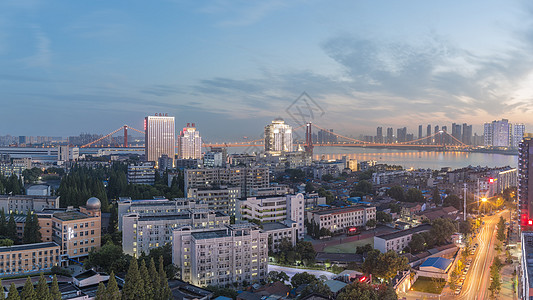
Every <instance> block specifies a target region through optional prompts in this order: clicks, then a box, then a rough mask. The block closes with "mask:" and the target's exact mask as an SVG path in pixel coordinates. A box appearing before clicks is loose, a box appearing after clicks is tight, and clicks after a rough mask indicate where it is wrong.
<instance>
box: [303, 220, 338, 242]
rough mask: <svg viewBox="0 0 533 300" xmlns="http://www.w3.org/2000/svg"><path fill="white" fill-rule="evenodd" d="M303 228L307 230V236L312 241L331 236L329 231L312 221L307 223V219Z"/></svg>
mask: <svg viewBox="0 0 533 300" xmlns="http://www.w3.org/2000/svg"><path fill="white" fill-rule="evenodd" d="M304 223H305V227H306V229H307V234H309V235H310V236H311V237H312V238H314V239H319V238H321V237H324V236H332V235H333V233H332V232H331V231H329V229H327V228H325V227H322V228H320V226H319V225H318V224H317V223H315V221H314V220H311V222H308V221H307V219H305V220H304Z"/></svg>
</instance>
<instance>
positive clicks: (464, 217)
mask: <svg viewBox="0 0 533 300" xmlns="http://www.w3.org/2000/svg"><path fill="white" fill-rule="evenodd" d="M464 190H465V195H464V197H463V199H464V203H465V209H464V210H463V220H464V221H466V183H465V188H464Z"/></svg>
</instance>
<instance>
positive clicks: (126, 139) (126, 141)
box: [124, 125, 128, 148]
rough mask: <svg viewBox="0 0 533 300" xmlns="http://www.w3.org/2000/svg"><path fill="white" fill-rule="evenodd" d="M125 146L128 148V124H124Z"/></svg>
mask: <svg viewBox="0 0 533 300" xmlns="http://www.w3.org/2000/svg"><path fill="white" fill-rule="evenodd" d="M124 148H128V125H124Z"/></svg>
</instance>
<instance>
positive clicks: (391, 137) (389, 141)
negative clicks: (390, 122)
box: [387, 127, 394, 144]
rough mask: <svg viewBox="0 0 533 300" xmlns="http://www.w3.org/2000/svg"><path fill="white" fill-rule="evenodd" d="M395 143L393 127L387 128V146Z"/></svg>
mask: <svg viewBox="0 0 533 300" xmlns="http://www.w3.org/2000/svg"><path fill="white" fill-rule="evenodd" d="M392 143H394V133H393V131H392V127H389V128H387V144H392Z"/></svg>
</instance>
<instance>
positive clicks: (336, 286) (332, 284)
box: [324, 280, 347, 294]
mask: <svg viewBox="0 0 533 300" xmlns="http://www.w3.org/2000/svg"><path fill="white" fill-rule="evenodd" d="M324 284H325V285H327V286H328V287H329V289H330V290H331V291H332V292H333V293H334V294H336V293H338V292H340V290H342V289H343V288H344V287H345V286H347V284H346V283H344V282H342V281H338V280H326V281H324Z"/></svg>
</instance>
